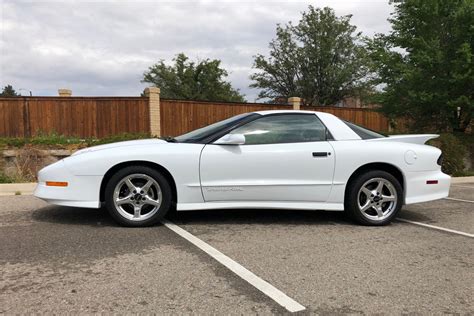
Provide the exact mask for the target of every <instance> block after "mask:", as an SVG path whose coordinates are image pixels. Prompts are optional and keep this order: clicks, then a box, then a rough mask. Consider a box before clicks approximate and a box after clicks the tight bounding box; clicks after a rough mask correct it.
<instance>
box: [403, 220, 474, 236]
mask: <svg viewBox="0 0 474 316" xmlns="http://www.w3.org/2000/svg"><path fill="white" fill-rule="evenodd" d="M397 220H398V221H400V222H405V223H410V224H413V225H418V226H423V227H428V228H432V229H436V230H441V231H444V232H448V233H452V234H457V235H461V236H466V237H471V238H474V234H469V233H465V232H461V231H459V230H454V229H449V228H444V227H439V226H434V225H430V224H425V223H420V222H414V221H410V220H408V219H404V218H397Z"/></svg>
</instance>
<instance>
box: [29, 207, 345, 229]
mask: <svg viewBox="0 0 474 316" xmlns="http://www.w3.org/2000/svg"><path fill="white" fill-rule="evenodd" d="M32 218H33V220H35V221H39V222H48V223H55V224H64V225H88V226H97V227H100V226H115V227H117V226H119V225H118V224H116V223H115V222H114V221H113V219H112V218H111V217H110V215H109V214H108V213H107V211H106V210H105V209H89V208H75V207H66V206H47V207H44V208H41V209H37V210H35V211H33V213H32ZM167 218H168V219H169V220H171V221H173V222H174V223H176V224H192V223H206V224H213V225H214V224H215V225H218V224H293V225H295V224H305V225H335V224H349V225H352V224H353V223H352V222H351V221H350V220H349V219H348V218H347V217H346V216H345V214H344V212H328V211H300V210H278V209H277V210H242V209H239V210H206V211H202V210H200V211H182V212H175V213H173V214H172V215H170V216H168V217H167Z"/></svg>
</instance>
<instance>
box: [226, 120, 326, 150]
mask: <svg viewBox="0 0 474 316" xmlns="http://www.w3.org/2000/svg"><path fill="white" fill-rule="evenodd" d="M231 134H243V135H245V144H246V145H256V144H278V143H300V142H317V141H324V140H326V127H325V126H324V125H323V123H322V122H321V121H320V120H319V119H318V118H317V116H316V115H314V114H287V115H269V116H264V117H262V118H259V119H257V120H255V121H252V122H250V123H247V124H245V125H243V126H241V127H238V128H236V129H234V130H233V131H232V132H231Z"/></svg>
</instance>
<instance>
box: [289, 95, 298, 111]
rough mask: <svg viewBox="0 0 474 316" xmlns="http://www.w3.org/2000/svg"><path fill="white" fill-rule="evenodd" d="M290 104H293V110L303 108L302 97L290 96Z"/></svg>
mask: <svg viewBox="0 0 474 316" xmlns="http://www.w3.org/2000/svg"><path fill="white" fill-rule="evenodd" d="M288 104H289V105H291V106H293V110H299V109H300V108H301V98H298V97H291V98H288Z"/></svg>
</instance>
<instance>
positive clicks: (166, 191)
mask: <svg viewBox="0 0 474 316" xmlns="http://www.w3.org/2000/svg"><path fill="white" fill-rule="evenodd" d="M128 180H129V181H128ZM171 202H172V194H171V187H170V185H169V183H168V181H167V180H166V178H165V177H164V176H163V175H162V174H161V173H160V172H158V171H157V170H155V169H153V168H150V167H146V166H138V165H137V166H129V167H125V168H123V169H121V170H119V171H118V172H117V173H115V174H114V175H113V176H112V177H111V178H110V180H109V182H108V183H107V186H106V187H105V205H106V208H107V211H108V212H109V214H110V215H111V216H112V218H113V219H114V220H115V221H116V222H117V223H119V224H120V225H122V226H128V227H145V226H151V225H153V224H156V223H157V222H158V221H159V220H161V219H162V218H163V217H164V216H165V215H166V213H167V212H168V210H169V209H170V206H171Z"/></svg>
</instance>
